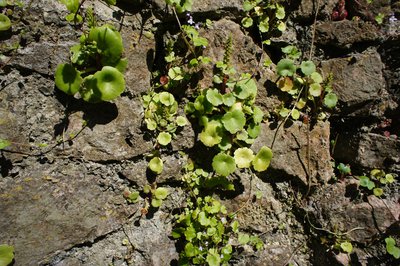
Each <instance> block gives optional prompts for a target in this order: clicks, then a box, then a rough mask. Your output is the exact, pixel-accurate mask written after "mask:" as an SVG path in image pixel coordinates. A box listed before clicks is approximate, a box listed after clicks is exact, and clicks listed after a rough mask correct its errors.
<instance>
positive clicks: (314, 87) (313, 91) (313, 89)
mask: <svg viewBox="0 0 400 266" xmlns="http://www.w3.org/2000/svg"><path fill="white" fill-rule="evenodd" d="M321 92H322V88H321V85H320V84H318V83H313V84H311V85H310V89H309V93H310V95H312V96H314V97H319V96H320V95H321Z"/></svg>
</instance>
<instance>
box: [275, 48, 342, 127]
mask: <svg viewBox="0 0 400 266" xmlns="http://www.w3.org/2000/svg"><path fill="white" fill-rule="evenodd" d="M284 51H286V52H288V53H290V55H291V56H292V55H293V56H295V57H297V52H296V49H293V48H292V49H287V50H284ZM276 70H277V73H278V75H279V76H280V77H279V79H278V81H277V86H278V88H279V89H280V90H281V91H282V92H284V93H286V94H287V95H288V96H289V97H290V98H291V101H289V102H288V103H285V102H284V103H282V105H281V106H280V108H278V110H277V113H278V114H279V116H280V117H282V118H286V117H288V116H290V118H291V119H293V120H298V119H299V118H300V117H301V114H302V113H306V112H307V111H309V109H311V110H312V111H313V113H314V114H316V115H317V118H318V119H320V120H323V119H325V118H326V117H327V114H326V109H332V108H334V107H335V106H336V104H337V101H338V98H337V96H336V94H335V93H334V92H333V89H332V85H331V83H332V76H329V77H328V78H327V79H326V80H325V81H324V78H323V77H322V75H321V74H320V73H319V72H318V71H317V69H316V66H315V64H314V62H312V61H310V60H307V61H302V62H301V63H300V64H298V63H297V61H295V60H293V59H292V58H284V59H281V60H280V61H279V62H278V64H277V66H276ZM309 103H310V104H309Z"/></svg>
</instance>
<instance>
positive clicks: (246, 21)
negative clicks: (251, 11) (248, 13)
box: [242, 17, 253, 28]
mask: <svg viewBox="0 0 400 266" xmlns="http://www.w3.org/2000/svg"><path fill="white" fill-rule="evenodd" d="M242 25H243V27H245V28H249V27H251V26H253V19H252V18H250V17H245V18H243V19H242Z"/></svg>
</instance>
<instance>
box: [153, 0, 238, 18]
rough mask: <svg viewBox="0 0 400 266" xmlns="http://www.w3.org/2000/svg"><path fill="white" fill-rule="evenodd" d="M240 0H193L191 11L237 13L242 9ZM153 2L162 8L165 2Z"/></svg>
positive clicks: (155, 0)
mask: <svg viewBox="0 0 400 266" xmlns="http://www.w3.org/2000/svg"><path fill="white" fill-rule="evenodd" d="M242 3H243V2H242V1H241V0H214V1H211V0H204V1H193V6H192V11H191V12H193V13H207V14H210V13H211V14H213V13H214V14H215V13H216V14H224V15H229V14H230V13H231V14H234V15H238V13H239V11H241V10H243V9H242ZM153 4H154V5H155V7H156V8H159V9H162V10H164V9H165V8H166V4H165V1H164V0H153Z"/></svg>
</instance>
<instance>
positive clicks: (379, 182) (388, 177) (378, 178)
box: [358, 169, 396, 197]
mask: <svg viewBox="0 0 400 266" xmlns="http://www.w3.org/2000/svg"><path fill="white" fill-rule="evenodd" d="M358 178H359V180H360V186H361V187H364V188H366V189H368V190H369V191H372V192H373V194H374V195H375V196H377V197H380V196H382V195H383V192H384V191H383V188H382V187H383V186H385V185H387V184H392V183H394V182H395V181H396V179H395V177H394V175H393V174H386V173H385V172H384V171H383V170H379V169H373V170H371V172H370V175H369V176H360V177H358Z"/></svg>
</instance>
